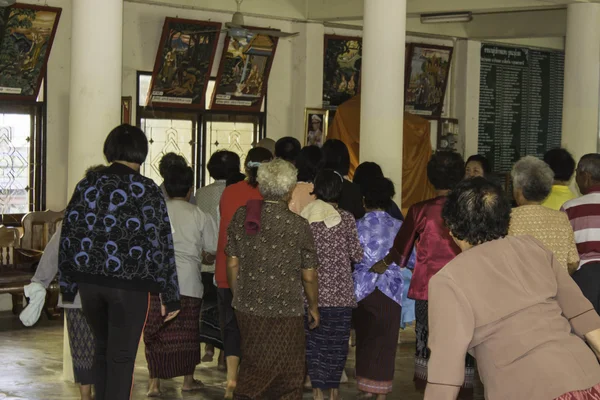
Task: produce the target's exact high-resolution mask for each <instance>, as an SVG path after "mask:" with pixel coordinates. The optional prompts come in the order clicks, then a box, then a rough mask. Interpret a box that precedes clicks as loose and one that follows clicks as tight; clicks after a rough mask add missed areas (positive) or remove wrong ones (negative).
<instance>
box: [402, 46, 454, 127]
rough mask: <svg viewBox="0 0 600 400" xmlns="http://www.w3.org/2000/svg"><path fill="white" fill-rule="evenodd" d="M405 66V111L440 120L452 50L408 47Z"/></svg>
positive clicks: (437, 47) (449, 48)
mask: <svg viewBox="0 0 600 400" xmlns="http://www.w3.org/2000/svg"><path fill="white" fill-rule="evenodd" d="M408 55H409V56H408V60H407V67H406V84H405V87H406V92H405V99H404V107H405V110H406V111H408V112H410V113H412V114H418V115H422V116H425V117H427V116H431V117H439V116H441V115H442V111H443V108H444V98H445V97H446V89H447V86H448V74H449V72H450V64H451V62H452V47H443V46H433V45H428V44H416V43H415V44H411V45H410V48H409V52H408Z"/></svg>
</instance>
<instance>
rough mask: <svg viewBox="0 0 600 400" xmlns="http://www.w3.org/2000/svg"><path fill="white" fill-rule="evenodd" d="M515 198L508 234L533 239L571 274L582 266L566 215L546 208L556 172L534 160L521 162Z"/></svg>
mask: <svg viewBox="0 0 600 400" xmlns="http://www.w3.org/2000/svg"><path fill="white" fill-rule="evenodd" d="M511 175H512V180H513V195H514V198H515V201H516V202H517V205H518V207H517V208H514V209H513V210H512V213H511V217H510V227H509V230H508V234H509V235H511V236H519V235H529V236H533V237H534V238H536V239H537V240H539V241H540V242H542V244H543V245H544V246H545V247H546V248H547V249H549V250H550V251H552V252H553V253H554V257H555V258H556V260H557V261H558V262H559V263H560V265H562V266H563V267H564V268H565V269H568V271H569V272H570V273H573V272H575V270H577V267H578V265H579V255H578V253H577V246H576V245H575V235H574V234H573V228H572V227H571V224H570V223H569V218H568V217H567V215H566V214H565V213H564V212H561V211H556V210H552V209H550V208H547V207H544V206H542V202H543V201H544V200H545V199H546V197H548V195H549V194H550V191H551V190H552V184H553V182H554V172H553V171H552V169H551V168H550V167H549V166H548V164H546V163H545V162H543V161H542V160H539V159H537V158H535V157H532V156H527V157H524V158H522V159H521V160H519V161H518V162H517V163H516V164H515V165H514V167H513V170H512V173H511Z"/></svg>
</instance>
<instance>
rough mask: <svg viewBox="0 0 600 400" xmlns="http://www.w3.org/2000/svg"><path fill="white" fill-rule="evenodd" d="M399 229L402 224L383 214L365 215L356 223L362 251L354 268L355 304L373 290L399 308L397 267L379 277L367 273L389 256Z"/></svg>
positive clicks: (400, 280) (400, 285)
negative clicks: (359, 259)
mask: <svg viewBox="0 0 600 400" xmlns="http://www.w3.org/2000/svg"><path fill="white" fill-rule="evenodd" d="M400 226H402V222H401V221H399V220H397V219H395V218H393V217H392V216H390V215H389V214H388V213H387V212H385V211H373V212H369V213H367V215H365V216H364V217H363V218H362V219H360V220H358V221H357V227H358V237H359V240H360V244H361V246H362V247H363V249H364V251H365V254H364V257H363V259H362V261H361V262H360V263H358V264H356V265H355V266H354V288H355V293H356V300H357V301H361V300H362V299H364V298H365V297H367V296H368V295H370V294H371V293H373V291H374V290H375V289H376V288H377V289H379V290H380V291H381V292H382V293H383V294H385V295H386V296H387V297H389V298H390V299H392V300H394V301H395V302H396V303H398V304H399V305H402V299H403V291H404V279H403V277H402V272H401V270H400V267H399V266H398V265H396V264H392V265H390V267H389V268H388V269H387V271H385V273H383V274H381V275H379V274H376V273H374V272H369V269H370V268H371V267H372V266H373V265H374V264H375V263H377V262H378V261H379V260H381V259H383V258H384V257H385V256H386V255H387V254H388V253H389V251H390V249H391V248H392V246H393V244H394V238H395V237H396V234H397V233H398V231H399V230H400Z"/></svg>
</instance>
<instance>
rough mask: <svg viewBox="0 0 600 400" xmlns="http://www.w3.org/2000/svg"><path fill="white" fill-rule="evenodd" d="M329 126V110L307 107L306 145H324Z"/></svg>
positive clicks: (305, 116)
mask: <svg viewBox="0 0 600 400" xmlns="http://www.w3.org/2000/svg"><path fill="white" fill-rule="evenodd" d="M328 127H329V110H325V109H323V108H307V109H306V110H304V145H305V146H318V147H321V146H323V143H324V142H325V139H326V138H327V130H328V129H327V128H328Z"/></svg>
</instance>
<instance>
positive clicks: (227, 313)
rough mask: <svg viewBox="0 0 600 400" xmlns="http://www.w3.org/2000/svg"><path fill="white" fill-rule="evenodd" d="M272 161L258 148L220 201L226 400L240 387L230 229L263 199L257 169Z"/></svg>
mask: <svg viewBox="0 0 600 400" xmlns="http://www.w3.org/2000/svg"><path fill="white" fill-rule="evenodd" d="M272 158H273V155H272V154H271V153H270V152H269V150H267V149H264V148H262V147H255V148H253V149H251V150H250V151H249V152H248V155H247V156H246V161H245V171H246V176H247V178H246V180H243V181H241V182H238V183H234V184H233V185H230V186H227V187H226V188H225V190H224V191H223V195H222V196H221V200H220V202H219V213H220V219H219V240H218V245H217V259H216V264H215V279H216V281H217V296H218V305H219V321H220V324H221V333H222V335H223V347H224V349H225V362H226V364H227V390H226V392H225V397H226V398H231V397H232V396H233V392H234V390H235V387H236V385H237V376H238V368H239V365H240V356H241V349H240V341H241V338H240V330H239V327H238V324H237V319H236V316H235V312H234V310H233V307H232V306H231V302H232V300H233V293H232V291H231V289H230V287H229V282H228V279H227V256H226V254H225V248H226V247H227V241H228V238H227V229H228V227H229V223H230V222H231V219H232V218H233V216H234V215H235V213H236V211H237V210H238V209H239V208H240V207H242V206H244V205H246V203H247V202H248V200H253V199H256V200H260V199H262V196H261V194H260V191H259V188H258V180H257V173H258V167H259V166H260V165H261V164H262V163H264V162H268V161H270V160H271V159H272Z"/></svg>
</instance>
